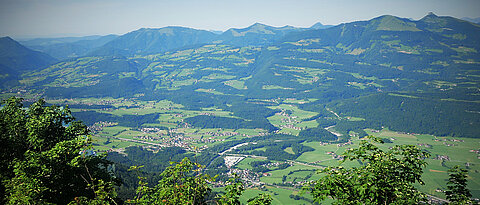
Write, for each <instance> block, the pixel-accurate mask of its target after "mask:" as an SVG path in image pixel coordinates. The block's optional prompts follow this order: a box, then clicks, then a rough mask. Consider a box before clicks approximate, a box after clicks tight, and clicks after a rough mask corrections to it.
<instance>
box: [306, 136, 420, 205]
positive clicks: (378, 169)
mask: <svg viewBox="0 0 480 205" xmlns="http://www.w3.org/2000/svg"><path fill="white" fill-rule="evenodd" d="M369 138H370V139H371V140H372V141H373V142H378V143H382V141H381V140H380V139H378V138H373V137H369ZM344 155H345V158H344V160H350V161H354V160H355V161H359V162H361V164H362V166H359V167H353V168H345V167H341V166H339V167H329V168H326V169H324V170H322V171H321V173H323V174H326V175H325V176H323V177H322V178H321V179H319V180H318V181H316V182H314V183H311V184H310V186H308V187H306V189H307V190H308V191H311V193H312V195H313V197H314V199H315V201H317V202H320V201H322V200H324V199H326V198H327V197H332V198H333V199H334V200H336V204H415V203H418V202H420V201H422V200H423V199H424V197H425V196H424V195H423V194H422V193H420V192H419V191H417V190H416V189H415V187H414V186H413V184H414V183H416V182H418V183H420V184H423V181H422V180H421V179H420V177H421V175H422V173H423V170H422V168H423V167H425V166H426V162H425V161H424V159H425V158H426V157H428V156H429V154H428V153H426V152H424V151H422V150H420V149H418V148H416V147H415V146H412V145H397V146H394V147H392V148H391V149H389V150H388V151H383V150H381V149H380V148H378V147H377V146H375V145H374V144H372V143H371V142H370V141H368V140H363V141H362V142H361V143H360V147H359V148H356V149H351V150H347V151H346V152H345V153H344Z"/></svg>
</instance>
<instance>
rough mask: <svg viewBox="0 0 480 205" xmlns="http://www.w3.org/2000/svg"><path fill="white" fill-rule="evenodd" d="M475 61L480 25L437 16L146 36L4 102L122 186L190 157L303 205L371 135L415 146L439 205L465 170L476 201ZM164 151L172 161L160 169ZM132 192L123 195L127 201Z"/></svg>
mask: <svg viewBox="0 0 480 205" xmlns="http://www.w3.org/2000/svg"><path fill="white" fill-rule="evenodd" d="M318 26H320V25H318ZM479 51H480V26H479V25H477V24H474V23H470V22H467V21H464V20H460V19H456V18H453V17H443V16H436V15H435V14H433V13H431V14H428V15H427V16H425V17H424V18H422V19H420V20H418V21H416V20H410V19H405V18H399V17H395V16H389V15H386V16H380V17H377V18H374V19H371V20H368V21H358V22H352V23H345V24H340V25H337V26H333V27H329V28H324V29H315V27H314V28H310V29H303V28H294V27H288V26H287V27H271V26H268V25H263V24H254V25H252V26H250V27H247V28H243V29H230V30H227V31H226V32H224V33H223V34H214V33H212V32H208V31H202V30H196V29H190V28H182V27H165V28H159V29H140V30H136V31H132V32H130V33H127V34H125V35H122V36H119V37H117V38H115V39H113V40H111V41H109V42H108V43H106V44H105V45H103V46H100V47H98V48H97V49H96V50H94V51H92V52H90V53H88V55H86V56H81V57H75V58H70V59H67V60H63V61H60V62H57V63H55V64H51V65H49V66H48V67H46V68H43V69H36V70H32V71H29V72H26V73H23V74H18V75H17V76H19V77H18V83H19V86H16V87H9V89H3V90H2V93H1V95H0V96H1V98H2V99H4V98H7V97H8V96H12V95H16V96H23V97H24V98H26V100H27V101H31V100H33V99H35V98H39V97H45V98H46V99H47V102H48V103H52V104H60V105H69V107H70V108H71V109H72V112H73V113H74V116H77V118H78V119H80V120H82V121H84V122H85V123H86V124H87V125H88V126H89V128H90V129H91V131H92V135H93V136H94V138H95V140H96V141H95V142H94V143H95V144H94V146H95V149H97V150H100V151H109V152H111V153H112V154H110V155H109V157H110V158H111V160H113V161H115V162H117V163H118V166H119V167H120V168H118V169H119V170H118V173H117V174H125V173H126V168H125V167H126V166H130V165H141V164H145V165H146V166H145V172H147V173H157V172H158V170H160V169H164V168H165V167H166V163H167V161H168V158H169V157H170V159H176V160H178V159H182V158H183V157H190V158H192V157H195V160H197V161H198V162H199V163H201V164H204V165H205V166H206V168H207V170H209V173H210V174H212V176H214V175H216V174H218V175H219V178H218V180H220V181H221V180H225V179H226V178H227V174H226V173H228V172H229V171H231V170H233V169H239V170H243V171H242V176H241V178H243V179H246V180H250V181H249V183H250V185H251V186H252V187H251V188H250V189H249V190H248V192H247V193H250V194H253V193H257V192H264V193H266V192H268V193H272V194H273V196H274V201H275V200H276V201H278V203H280V202H285V201H286V202H292V203H310V202H311V198H310V197H309V196H305V195H303V196H302V195H299V193H298V191H299V189H301V187H302V186H303V185H304V184H305V183H306V182H307V181H311V180H317V179H318V178H319V176H318V175H316V174H315V173H316V170H317V169H321V168H324V167H326V166H331V165H338V161H339V160H340V158H341V156H340V155H341V154H342V153H343V152H344V151H345V150H347V149H348V148H354V147H357V146H358V144H359V142H360V140H361V138H363V137H364V136H366V135H376V136H380V137H382V138H384V139H385V141H386V142H392V143H386V144H385V145H382V148H384V149H388V147H389V146H390V145H397V144H412V145H416V146H420V147H421V148H422V149H423V148H424V147H425V149H424V150H427V151H428V152H430V153H431V154H432V156H431V157H430V158H428V159H426V160H427V162H428V163H429V165H428V166H427V168H426V169H425V170H426V171H425V174H424V176H423V177H424V178H425V181H426V182H427V184H426V185H425V186H420V185H418V187H422V188H419V189H420V190H421V191H422V192H425V193H428V194H431V195H435V196H439V197H445V195H444V194H443V193H442V192H441V191H438V190H445V188H446V185H445V183H444V181H445V180H446V179H447V177H448V176H447V175H446V171H447V170H448V169H449V168H451V167H453V166H454V165H461V166H463V167H469V170H468V173H469V177H470V178H469V181H471V184H470V185H469V188H470V189H471V190H473V194H474V197H476V198H479V197H480V191H479V190H480V188H479V180H480V178H479V177H480V176H478V173H477V172H478V170H479V169H478V165H477V163H476V161H475V160H478V159H477V157H478V156H477V155H478V154H477V153H478V151H477V148H478V147H477V148H476V147H475V146H476V145H475V144H476V143H478V140H479V138H480V117H479V113H480V106H479V103H480V93H479V91H480V86H479V85H480V83H479V81H480V79H479V78H480V54H479ZM0 62H3V61H0ZM4 70H5V71H11V70H8V69H7V68H5V66H3V64H1V65H0V71H2V72H3V71H4ZM0 74H1V75H2V76H5V75H4V74H2V73H0ZM0 77H1V76H0ZM427 145H428V146H427ZM136 146H141V147H143V148H139V147H136ZM422 146H423V147H422ZM432 146H433V147H432ZM165 147H169V148H168V149H172V150H173V151H172V153H173V152H174V153H175V154H172V153H170V154H172V156H170V155H168V157H165V156H166V155H165V156H164V157H158V156H157V155H160V154H156V153H164V152H167V151H166V148H165ZM171 147H176V148H171ZM444 155H445V156H448V160H447V158H446V157H445V156H444ZM155 156H157V157H158V159H157V158H155ZM235 157H240V158H241V159H240V158H235ZM242 157H243V158H242ZM149 159H150V160H149ZM153 159H157V160H153ZM236 159H237V160H238V161H235V160H236ZM230 162H232V163H233V165H231V164H229V163H230ZM345 166H347V167H352V166H358V163H356V162H352V163H347V164H346V165H345ZM126 175H128V174H126ZM135 179H136V178H135ZM134 182H136V181H135V180H130V181H128V183H127V182H126V183H125V184H124V185H122V186H121V187H120V188H119V193H122V194H124V195H125V196H127V195H128V194H132V193H133V192H132V190H133V187H135V186H136V183H134ZM274 193H277V195H279V196H276V195H274ZM287 197H288V198H287Z"/></svg>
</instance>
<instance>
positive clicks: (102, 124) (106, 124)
mask: <svg viewBox="0 0 480 205" xmlns="http://www.w3.org/2000/svg"><path fill="white" fill-rule="evenodd" d="M115 125H118V123H116V122H96V123H95V124H93V125H92V126H88V130H89V131H91V132H92V133H98V132H100V131H102V130H103V128H104V127H113V126H115Z"/></svg>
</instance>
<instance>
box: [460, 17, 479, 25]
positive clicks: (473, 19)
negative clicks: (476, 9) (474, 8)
mask: <svg viewBox="0 0 480 205" xmlns="http://www.w3.org/2000/svg"><path fill="white" fill-rule="evenodd" d="M462 19H463V20H465V21H470V22H472V23H476V24H479V23H480V17H478V18H467V17H465V18H462Z"/></svg>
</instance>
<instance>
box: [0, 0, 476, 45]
mask: <svg viewBox="0 0 480 205" xmlns="http://www.w3.org/2000/svg"><path fill="white" fill-rule="evenodd" d="M430 11H432V12H434V13H435V14H437V15H440V16H454V17H458V18H462V17H471V18H476V17H480V0H217V1H216V0H135V1H133V0H132V1H129V0H0V28H1V29H0V36H7V35H8V36H12V37H19V38H21V37H58V36H84V35H94V34H100V35H104V34H110V33H114V34H124V33H127V32H129V31H132V30H136V29H139V28H143V27H151V28H157V27H164V26H170V25H176V26H186V27H192V28H197V29H205V30H226V29H228V28H242V27H247V26H249V25H251V24H253V23H255V22H260V23H264V24H268V25H272V26H284V25H292V26H297V27H310V26H311V25H313V24H314V23H316V22H321V23H323V24H340V23H344V22H352V21H357V20H368V19H371V18H374V17H377V16H380V15H384V14H390V15H394V16H399V17H406V18H413V19H419V18H421V17H423V16H425V15H426V14H427V13H428V12H430Z"/></svg>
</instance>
